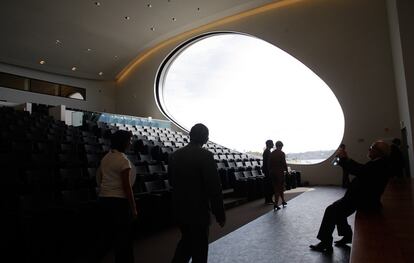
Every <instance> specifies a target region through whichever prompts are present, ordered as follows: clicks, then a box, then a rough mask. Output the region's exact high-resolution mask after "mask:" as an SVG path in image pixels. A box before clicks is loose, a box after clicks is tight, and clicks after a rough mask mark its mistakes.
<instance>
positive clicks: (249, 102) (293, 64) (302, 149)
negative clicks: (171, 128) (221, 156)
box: [157, 33, 345, 164]
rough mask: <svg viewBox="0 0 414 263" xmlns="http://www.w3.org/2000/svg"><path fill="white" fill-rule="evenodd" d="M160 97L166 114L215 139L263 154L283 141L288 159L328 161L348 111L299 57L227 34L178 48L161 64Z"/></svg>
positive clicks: (255, 41)
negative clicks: (270, 145)
mask: <svg viewBox="0 0 414 263" xmlns="http://www.w3.org/2000/svg"><path fill="white" fill-rule="evenodd" d="M159 74H162V75H161V78H160V82H159V83H158V84H159V88H158V91H157V92H158V96H159V105H160V106H161V107H162V109H163V111H164V112H165V113H166V114H167V115H168V117H169V118H170V119H171V120H172V121H174V122H176V123H177V124H179V125H180V126H182V127H184V128H186V129H187V130H188V129H190V128H191V127H192V126H193V125H194V124H195V123H198V122H201V123H204V124H206V125H207V126H208V127H209V129H210V140H212V141H214V142H216V143H219V144H222V145H223V146H226V147H228V148H231V149H235V150H238V151H241V152H249V153H256V154H257V155H260V156H261V154H262V151H263V149H264V147H265V141H266V140H267V139H272V140H274V141H276V140H281V141H282V142H283V143H284V148H283V150H284V152H285V153H286V154H287V156H288V159H289V162H290V163H302V164H311V163H318V162H321V161H323V160H326V159H327V158H328V157H330V156H331V155H332V153H333V152H334V151H335V149H336V148H337V147H338V145H339V144H340V143H341V140H342V137H343V132H344V125H345V124H344V116H343V112H342V109H341V107H340V105H339V102H338V100H337V98H336V97H335V95H334V94H333V92H332V90H331V89H330V88H329V87H328V86H327V85H326V83H325V82H324V81H323V80H322V79H320V78H319V77H318V76H317V75H316V74H315V73H313V72H312V71H311V70H310V69H309V68H308V67H306V66H305V65H304V64H302V63H301V62H300V61H298V60H297V59H295V58H294V57H292V56H291V55H289V54H288V53H286V52H284V51H283V50H281V49H279V48H277V47H275V46H274V45H272V44H269V43H268V42H265V41H263V40H261V39H258V38H255V37H251V36H248V35H244V34H235V33H222V34H214V35H209V36H208V37H201V38H198V39H196V40H194V41H193V42H192V43H191V44H189V45H187V46H185V47H184V48H182V49H180V50H177V51H176V53H175V56H173V57H172V59H171V60H170V61H169V63H167V66H166V67H164V68H163V70H162V72H160V73H159Z"/></svg>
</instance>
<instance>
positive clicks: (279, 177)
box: [269, 141, 288, 210]
mask: <svg viewBox="0 0 414 263" xmlns="http://www.w3.org/2000/svg"><path fill="white" fill-rule="evenodd" d="M282 148H283V143H282V142H281V141H277V142H276V149H275V150H274V151H273V152H272V153H271V154H270V158H269V172H270V177H271V178H272V182H273V189H274V192H275V203H274V205H273V210H279V209H280V207H279V205H278V203H279V197H280V199H282V205H283V207H285V206H286V205H287V203H286V201H285V195H284V191H285V173H287V172H288V167H287V164H286V156H285V153H284V152H282Z"/></svg>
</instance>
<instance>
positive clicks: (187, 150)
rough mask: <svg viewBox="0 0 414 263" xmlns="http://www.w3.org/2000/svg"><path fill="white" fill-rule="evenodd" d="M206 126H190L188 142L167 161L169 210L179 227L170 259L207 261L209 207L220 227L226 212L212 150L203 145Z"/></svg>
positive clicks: (177, 260)
mask: <svg viewBox="0 0 414 263" xmlns="http://www.w3.org/2000/svg"><path fill="white" fill-rule="evenodd" d="M207 141H208V128H207V127H206V126H204V125H203V124H200V123H199V124H196V125H194V126H193V127H192V128H191V130H190V143H189V144H188V145H187V146H185V147H183V148H181V149H179V150H177V151H175V152H174V153H173V154H172V155H171V156H170V159H169V162H168V173H169V176H170V180H171V184H172V187H173V191H172V197H173V210H174V215H175V219H176V220H177V223H178V226H179V228H180V230H181V240H180V241H179V242H178V245H177V248H176V251H175V255H174V258H173V260H172V262H174V263H176V262H177V263H178V262H180V263H181V262H189V260H190V258H192V262H194V263H199V262H207V255H208V233H209V225H210V211H211V212H212V213H213V214H214V216H215V218H216V221H217V222H218V224H219V225H220V226H221V227H223V226H224V224H225V221H226V216H225V212H224V206H223V196H222V190H221V184H220V177H219V174H218V172H217V166H216V162H215V161H214V158H213V154H212V153H211V152H210V151H208V150H206V149H203V148H202V146H203V145H204V144H205V143H206V142H207Z"/></svg>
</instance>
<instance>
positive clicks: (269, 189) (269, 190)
mask: <svg viewBox="0 0 414 263" xmlns="http://www.w3.org/2000/svg"><path fill="white" fill-rule="evenodd" d="M273 146H274V144H273V141H272V140H267V141H266V149H265V150H264V152H263V165H262V172H263V174H264V176H265V178H264V196H265V204H272V205H273V201H272V196H273V185H272V179H271V178H270V174H269V156H270V153H271V151H270V150H271V149H272V148H273Z"/></svg>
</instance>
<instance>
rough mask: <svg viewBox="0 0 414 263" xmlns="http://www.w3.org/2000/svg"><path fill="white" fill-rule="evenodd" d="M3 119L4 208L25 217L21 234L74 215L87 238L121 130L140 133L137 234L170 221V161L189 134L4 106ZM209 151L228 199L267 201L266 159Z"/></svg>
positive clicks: (134, 157)
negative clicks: (105, 163)
mask: <svg viewBox="0 0 414 263" xmlns="http://www.w3.org/2000/svg"><path fill="white" fill-rule="evenodd" d="M85 115H88V114H85ZM0 121H1V123H2V125H1V128H0V135H1V141H0V164H1V167H2V170H3V171H4V172H5V173H4V176H5V177H6V179H4V182H5V183H6V188H7V189H8V191H5V192H7V193H8V196H7V198H4V199H3V200H8V201H7V204H6V202H5V201H3V203H4V204H5V205H4V207H7V209H8V210H9V211H12V212H13V213H12V214H14V215H19V216H20V219H19V222H21V224H22V225H20V226H19V227H20V228H19V229H16V233H17V232H19V231H21V229H30V227H29V226H31V225H38V226H41V225H43V223H44V222H45V221H46V220H50V216H51V215H50V213H53V214H54V215H53V216H52V218H54V219H55V220H63V219H62V218H65V217H68V218H72V219H73V220H72V223H75V222H84V223H82V224H81V225H77V226H74V225H72V227H73V229H74V230H73V231H74V232H73V235H74V236H78V237H79V236H81V233H79V231H80V229H84V228H85V227H86V225H85V224H87V222H93V216H94V213H92V212H91V211H95V210H94V209H96V208H95V207H94V204H95V200H96V179H95V174H96V170H97V168H98V166H99V163H100V160H101V159H102V157H103V156H104V154H105V153H106V152H108V151H109V150H110V139H109V138H110V134H112V133H114V132H115V131H116V130H118V129H122V130H129V131H131V132H132V133H133V143H132V147H131V148H130V150H129V151H128V152H127V153H126V154H127V157H128V158H129V160H130V161H131V162H132V163H133V164H134V165H135V169H136V174H137V176H136V181H135V184H134V185H133V190H134V193H135V197H136V200H137V204H138V206H139V210H140V219H139V220H138V221H139V225H138V226H137V228H136V229H138V231H141V230H142V229H156V228H157V227H160V226H163V225H164V226H165V225H168V224H171V222H172V220H171V207H170V203H171V194H170V192H171V186H170V185H169V180H168V179H169V178H168V173H167V172H168V156H169V155H170V154H171V153H173V152H174V151H176V150H177V149H179V148H180V147H183V146H185V145H186V144H187V143H188V142H189V136H188V135H185V134H183V133H181V132H177V131H173V130H172V129H168V128H159V127H150V126H138V125H129V124H122V123H103V122H97V121H96V120H85V121H84V125H83V126H82V127H72V126H68V125H66V124H65V123H64V122H62V121H56V120H54V119H53V118H51V117H50V116H47V115H45V114H43V113H36V112H35V113H32V114H29V113H28V112H25V111H17V110H13V109H12V108H9V107H0ZM205 148H206V149H207V150H209V151H210V152H212V153H213V155H214V158H215V160H216V162H217V169H218V172H219V175H220V179H221V183H222V186H223V190H225V191H226V196H229V195H230V196H232V197H235V196H236V197H240V198H245V199H248V200H252V199H255V198H261V197H262V196H263V175H262V173H261V169H260V166H261V163H262V162H261V159H260V158H257V157H254V156H249V155H247V154H242V153H239V152H236V151H233V150H230V149H228V148H225V147H223V146H221V145H218V144H215V143H213V142H208V143H207V144H206V145H205ZM3 195H4V193H3ZM2 209H4V208H3V207H2ZM9 214H10V213H9ZM46 217H49V218H48V219H46ZM79 218H81V219H79ZM64 221H65V222H67V220H66V219H65V220H64ZM90 227H91V228H93V226H90ZM86 232H87V231H86ZM86 232H85V233H86ZM31 234H32V233H29V232H24V231H23V234H22V235H23V236H24V238H26V236H27V235H31ZM49 234H50V235H49V236H54V235H55V233H49ZM46 236H48V235H46ZM24 238H23V239H24ZM55 238H57V237H55ZM84 240H85V242H86V240H89V239H88V237H84ZM30 242H31V241H30ZM30 242H29V243H30ZM41 242H46V240H42V241H41ZM65 242H66V241H65ZM39 246H40V244H39ZM35 247H36V246H35Z"/></svg>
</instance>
